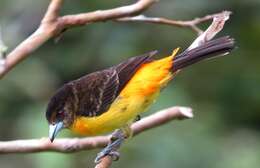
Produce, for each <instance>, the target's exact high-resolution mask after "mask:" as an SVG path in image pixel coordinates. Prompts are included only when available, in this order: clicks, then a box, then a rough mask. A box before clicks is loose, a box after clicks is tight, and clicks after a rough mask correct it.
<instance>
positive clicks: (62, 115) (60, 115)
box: [57, 110, 65, 119]
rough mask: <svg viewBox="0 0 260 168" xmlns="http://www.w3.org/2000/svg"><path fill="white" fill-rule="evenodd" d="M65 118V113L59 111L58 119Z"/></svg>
mask: <svg viewBox="0 0 260 168" xmlns="http://www.w3.org/2000/svg"><path fill="white" fill-rule="evenodd" d="M64 116H65V113H64V111H63V110H61V111H59V112H58V114H57V117H58V118H59V119H63V118H64Z"/></svg>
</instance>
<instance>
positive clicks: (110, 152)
mask: <svg viewBox="0 0 260 168" xmlns="http://www.w3.org/2000/svg"><path fill="white" fill-rule="evenodd" d="M124 140H125V135H124V133H123V132H122V130H116V131H115V132H113V133H112V136H111V142H110V143H109V144H108V145H107V146H106V147H105V148H104V149H103V150H102V151H101V152H99V153H98V154H97V157H96V159H95V163H99V162H100V161H101V159H102V158H104V157H106V156H111V157H112V159H113V161H117V160H118V159H119V157H120V154H119V152H118V149H119V148H120V146H121V144H122V143H123V142H124Z"/></svg>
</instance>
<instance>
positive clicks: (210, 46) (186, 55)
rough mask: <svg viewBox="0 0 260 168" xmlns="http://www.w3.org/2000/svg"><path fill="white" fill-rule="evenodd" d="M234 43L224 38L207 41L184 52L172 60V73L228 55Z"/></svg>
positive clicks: (226, 37) (232, 40)
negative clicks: (202, 61)
mask: <svg viewBox="0 0 260 168" xmlns="http://www.w3.org/2000/svg"><path fill="white" fill-rule="evenodd" d="M234 43H235V42H234V39H232V38H230V37H229V36H225V37H220V38H218V39H215V40H211V41H208V42H206V43H205V44H203V45H201V46H199V47H197V48H194V49H191V50H189V51H184V52H183V53H181V54H179V55H177V56H176V57H175V58H174V60H173V68H172V71H173V72H175V71H177V70H179V69H182V68H185V67H186V66H189V65H191V64H194V63H196V62H199V61H201V60H204V59H209V58H215V57H218V56H221V55H223V54H226V53H229V52H230V51H231V50H232V49H233V48H234Z"/></svg>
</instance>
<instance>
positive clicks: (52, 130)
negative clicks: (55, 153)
mask: <svg viewBox="0 0 260 168" xmlns="http://www.w3.org/2000/svg"><path fill="white" fill-rule="evenodd" d="M62 128H63V122H62V121H60V122H58V123H55V124H54V125H52V124H50V125H49V138H50V141H51V142H53V140H54V138H55V137H56V136H57V135H58V133H59V132H60V130H62Z"/></svg>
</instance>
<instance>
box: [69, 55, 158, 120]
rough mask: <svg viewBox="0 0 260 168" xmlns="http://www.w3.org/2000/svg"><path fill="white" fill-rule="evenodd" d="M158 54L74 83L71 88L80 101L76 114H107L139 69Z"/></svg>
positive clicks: (137, 58) (143, 57)
mask: <svg viewBox="0 0 260 168" xmlns="http://www.w3.org/2000/svg"><path fill="white" fill-rule="evenodd" d="M156 53H157V52H156V51H152V52H149V53H147V54H144V55H142V56H137V57H132V58H130V59H128V60H126V61H124V62H122V63H121V64H119V65H116V66H113V67H111V68H109V69H105V70H103V71H98V72H94V73H91V74H88V75H86V76H84V77H82V78H80V79H78V80H75V81H72V82H71V86H72V87H73V90H74V92H75V93H74V94H75V95H76V97H77V101H78V105H77V107H78V108H77V109H78V110H77V112H76V114H77V115H82V116H88V117H92V116H99V115H101V114H102V113H104V112H106V111H107V110H108V109H109V107H110V105H111V104H112V103H113V101H114V100H115V99H116V98H117V96H118V95H119V94H120V92H121V91H122V89H123V88H124V86H125V85H126V84H127V82H128V81H129V80H130V79H131V78H132V76H133V75H134V74H135V72H136V71H137V70H138V68H139V67H140V66H141V65H142V64H144V63H147V62H150V61H151V60H152V59H151V56H153V55H155V54H156Z"/></svg>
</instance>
